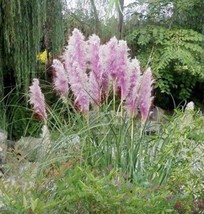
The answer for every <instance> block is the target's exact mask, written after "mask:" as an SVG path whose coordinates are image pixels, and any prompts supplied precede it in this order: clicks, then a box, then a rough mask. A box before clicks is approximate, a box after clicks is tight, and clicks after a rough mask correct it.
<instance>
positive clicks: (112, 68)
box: [107, 37, 118, 81]
mask: <svg viewBox="0 0 204 214" xmlns="http://www.w3.org/2000/svg"><path fill="white" fill-rule="evenodd" d="M117 51H118V40H117V39H116V37H113V38H111V39H110V41H109V42H108V43H107V56H108V59H107V71H108V72H109V75H110V76H111V77H112V80H113V81H115V80H116V78H117V63H118V61H117Z"/></svg>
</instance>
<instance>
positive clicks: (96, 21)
mask: <svg viewBox="0 0 204 214" xmlns="http://www.w3.org/2000/svg"><path fill="white" fill-rule="evenodd" d="M90 1H91V6H92V9H93V14H94V18H95V33H96V34H99V33H100V21H99V18H98V12H97V9H96V5H95V1H94V0H90Z"/></svg>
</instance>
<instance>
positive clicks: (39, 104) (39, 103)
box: [29, 79, 47, 122]
mask: <svg viewBox="0 0 204 214" xmlns="http://www.w3.org/2000/svg"><path fill="white" fill-rule="evenodd" d="M29 89H30V90H29V92H30V93H29V95H30V99H29V102H30V104H31V106H32V108H33V111H34V114H35V116H37V118H39V119H40V120H43V121H44V122H46V121H47V113H46V109H45V98H44V94H43V93H42V91H41V88H40V86H39V80H38V79H33V83H32V85H31V86H30V87H29Z"/></svg>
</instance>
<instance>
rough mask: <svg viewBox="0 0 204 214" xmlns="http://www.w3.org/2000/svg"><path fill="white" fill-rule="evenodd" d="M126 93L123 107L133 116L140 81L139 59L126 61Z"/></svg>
mask: <svg viewBox="0 0 204 214" xmlns="http://www.w3.org/2000/svg"><path fill="white" fill-rule="evenodd" d="M127 81H128V95H127V98H126V101H125V108H126V110H127V113H128V114H129V115H130V117H134V116H136V115H137V112H138V91H139V86H140V81H141V71H140V65H139V61H138V60H137V59H132V61H129V63H128V78H127Z"/></svg>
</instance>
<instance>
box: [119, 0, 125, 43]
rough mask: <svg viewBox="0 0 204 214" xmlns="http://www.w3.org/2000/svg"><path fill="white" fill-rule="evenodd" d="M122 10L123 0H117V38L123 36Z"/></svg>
mask: <svg viewBox="0 0 204 214" xmlns="http://www.w3.org/2000/svg"><path fill="white" fill-rule="evenodd" d="M123 10H124V0H119V5H118V16H119V23H118V31H119V39H121V38H122V37H123V19H124V15H123Z"/></svg>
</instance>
